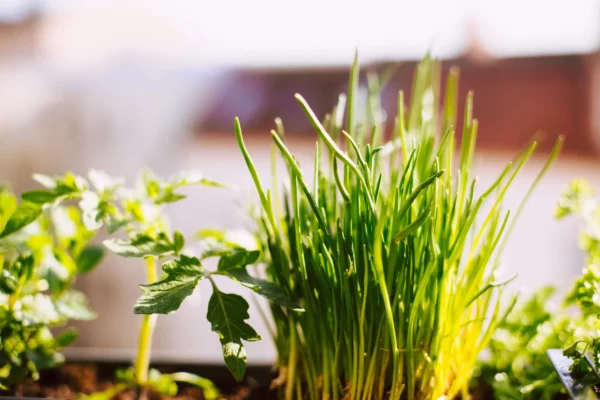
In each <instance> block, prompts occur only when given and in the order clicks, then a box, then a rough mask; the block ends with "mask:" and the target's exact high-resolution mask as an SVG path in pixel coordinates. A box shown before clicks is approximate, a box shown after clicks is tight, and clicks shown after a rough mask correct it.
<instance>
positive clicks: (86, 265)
mask: <svg viewBox="0 0 600 400" xmlns="http://www.w3.org/2000/svg"><path fill="white" fill-rule="evenodd" d="M102 257H104V249H103V248H102V247H97V246H88V247H86V248H85V249H83V251H82V252H81V254H80V255H79V257H77V262H76V263H77V271H79V272H80V273H86V272H90V271H91V270H92V269H94V267H96V266H97V265H98V263H100V261H101V260H102Z"/></svg>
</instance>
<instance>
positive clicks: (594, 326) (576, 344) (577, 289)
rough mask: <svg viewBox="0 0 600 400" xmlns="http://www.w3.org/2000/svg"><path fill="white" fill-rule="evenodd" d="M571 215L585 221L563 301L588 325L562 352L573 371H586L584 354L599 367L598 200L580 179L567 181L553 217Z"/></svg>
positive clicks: (599, 281)
mask: <svg viewBox="0 0 600 400" xmlns="http://www.w3.org/2000/svg"><path fill="white" fill-rule="evenodd" d="M571 215H576V216H580V217H583V218H584V220H585V228H584V229H583V232H582V233H581V237H580V246H581V249H582V250H583V251H584V253H585V266H584V268H583V270H582V274H581V276H580V277H579V278H578V279H577V280H576V281H575V283H574V284H573V287H572V288H571V290H570V292H569V294H568V295H567V297H566V299H565V302H566V304H567V305H576V306H577V307H578V309H579V311H580V314H581V318H582V319H583V320H584V321H587V322H588V324H587V325H584V326H582V327H580V329H578V330H577V331H575V332H573V333H572V334H571V336H570V337H571V338H572V339H571V342H573V344H572V345H571V346H569V347H568V348H567V349H565V351H564V354H565V355H566V356H568V357H570V358H572V359H573V361H574V363H573V366H572V369H573V371H574V372H576V373H579V374H583V373H586V372H588V370H589V367H588V366H587V363H586V362H585V360H584V359H583V355H584V354H586V353H589V355H591V358H592V360H593V362H594V364H595V367H596V369H600V335H599V334H598V332H599V331H600V318H599V316H600V203H598V200H597V199H596V198H595V197H594V191H593V190H592V188H591V187H590V185H589V184H588V183H586V182H585V181H583V180H581V179H577V180H575V181H573V182H572V183H571V185H570V186H569V188H568V190H567V191H566V192H565V193H564V194H563V196H562V197H561V199H560V200H559V204H558V207H557V210H556V217H557V218H564V217H566V216H571Z"/></svg>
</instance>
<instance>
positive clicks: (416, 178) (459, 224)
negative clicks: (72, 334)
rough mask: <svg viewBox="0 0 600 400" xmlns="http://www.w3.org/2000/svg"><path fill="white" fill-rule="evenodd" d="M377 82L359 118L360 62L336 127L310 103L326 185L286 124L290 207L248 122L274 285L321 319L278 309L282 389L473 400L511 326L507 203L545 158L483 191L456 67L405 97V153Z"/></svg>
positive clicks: (421, 70)
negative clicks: (503, 265) (473, 383)
mask: <svg viewBox="0 0 600 400" xmlns="http://www.w3.org/2000/svg"><path fill="white" fill-rule="evenodd" d="M367 78H368V79H367V82H368V90H367V93H368V96H367V102H366V107H365V108H364V109H359V108H358V100H357V96H358V88H359V66H358V62H357V61H356V59H355V62H354V65H353V67H352V70H351V71H350V83H349V88H348V93H347V95H342V96H340V100H339V102H338V104H337V105H336V107H335V108H334V110H333V112H332V113H331V114H328V115H326V116H325V118H324V119H323V120H319V119H318V118H317V116H316V115H315V114H314V112H313V111H312V110H311V108H310V106H309V105H308V103H307V102H306V101H305V100H304V98H302V96H300V95H296V99H297V100H298V103H299V105H300V108H301V109H302V110H303V111H304V113H305V114H306V116H307V118H308V120H309V121H310V123H311V124H312V126H313V127H314V129H315V131H316V133H317V135H318V139H317V143H316V149H315V157H314V165H313V170H312V172H311V174H310V178H312V183H311V182H310V180H309V175H306V174H305V172H304V171H303V169H302V168H301V166H300V165H299V164H298V161H297V158H296V157H294V155H293V153H292V152H291V150H290V149H289V148H288V147H287V145H286V144H285V137H284V133H283V132H284V131H283V125H282V124H281V121H279V120H277V121H276V125H277V130H274V131H272V132H271V136H272V138H273V141H274V144H275V146H274V147H275V149H276V150H275V151H274V153H273V154H275V155H277V154H279V155H280V156H281V157H282V158H283V161H284V162H285V165H286V167H287V168H286V172H287V174H288V180H287V185H286V187H285V189H284V191H283V194H280V193H279V189H278V188H277V187H276V185H277V183H276V179H274V182H273V185H274V189H273V190H272V191H271V190H266V189H265V188H264V187H263V185H262V183H261V181H260V178H259V176H258V174H257V172H256V169H255V167H254V164H253V162H252V159H251V157H250V154H249V153H248V151H247V149H246V147H245V145H244V141H243V136H242V131H241V127H240V124H239V121H238V120H236V122H235V130H236V136H237V140H238V144H239V147H240V149H241V151H242V153H243V156H244V159H245V161H246V163H247V166H248V169H249V171H250V174H251V176H252V179H253V181H254V183H255V186H256V189H257V192H258V196H259V199H260V204H261V206H262V209H261V211H260V213H259V215H257V216H256V221H257V226H258V227H259V232H258V236H259V238H260V242H261V247H262V249H264V261H265V262H266V263H267V264H268V268H267V272H268V275H269V277H270V279H271V280H272V281H273V282H274V283H275V284H276V285H278V286H280V287H282V288H284V289H285V290H286V292H287V293H289V294H293V295H294V296H296V297H297V298H299V299H300V301H301V304H302V306H303V307H304V309H305V312H304V313H295V312H290V311H289V310H286V309H283V308H281V307H279V306H277V305H272V307H271V312H272V317H273V321H274V326H273V331H274V332H275V334H274V340H275V344H276V347H277V351H278V363H279V369H280V373H281V376H280V378H279V379H277V380H276V384H279V385H280V391H279V393H280V396H281V397H282V398H285V399H293V398H295V399H300V398H309V399H324V398H329V399H351V400H355V399H365V400H366V399H382V398H386V399H393V400H397V399H401V398H402V399H409V400H414V399H440V398H448V399H451V398H454V397H455V396H457V395H459V394H462V396H463V398H467V396H468V393H467V391H468V384H469V380H470V378H471V375H472V371H473V367H474V366H475V363H476V359H477V356H478V354H479V353H480V351H481V350H482V349H483V348H484V347H485V346H486V345H487V344H488V342H489V340H490V338H491V335H492V333H493V332H494V330H495V329H496V327H497V326H498V324H499V323H500V322H501V321H502V319H503V316H504V313H503V312H502V311H501V306H500V293H501V292H502V287H503V286H504V284H505V283H506V282H507V281H506V280H505V281H501V280H498V277H497V273H496V267H497V265H498V257H499V256H500V253H501V248H502V246H503V243H504V241H505V240H506V237H507V233H508V232H509V231H510V227H511V224H512V223H511V222H510V221H511V220H513V219H514V218H511V217H510V213H509V212H508V211H505V210H503V208H502V201H503V199H504V196H505V193H506V192H507V190H508V189H509V187H510V185H511V183H512V182H513V180H514V179H515V177H516V175H517V174H518V173H519V171H520V170H521V168H522V167H523V165H524V164H525V162H526V161H527V160H528V159H529V158H530V157H531V155H532V153H533V152H534V150H535V148H536V143H535V142H533V143H532V144H531V145H530V146H529V147H528V148H527V149H526V150H525V151H524V152H522V153H521V154H519V155H518V156H517V157H515V159H514V160H513V161H511V162H509V163H508V164H507V165H506V167H505V168H504V169H503V170H502V172H501V173H500V175H499V176H498V178H497V179H496V180H495V181H494V182H493V183H492V184H491V185H490V186H488V187H486V188H483V189H481V188H480V187H479V186H478V185H477V181H476V179H474V178H473V173H472V163H473V158H474V152H475V141H476V137H477V131H478V122H477V120H475V119H473V117H472V113H473V95H472V93H470V94H469V95H468V97H467V100H466V109H465V113H464V122H463V131H462V143H461V145H460V146H457V145H456V142H457V139H458V138H457V136H456V135H457V134H456V132H455V127H456V123H457V111H458V110H457V87H458V73H457V71H456V70H452V71H451V72H450V75H449V77H448V81H447V89H446V96H445V98H444V99H443V103H444V109H443V112H440V111H439V110H438V104H439V102H440V101H441V97H440V91H439V86H440V65H439V64H438V63H437V62H435V61H432V60H431V59H429V58H426V59H425V60H423V61H422V62H421V63H420V64H419V65H418V67H417V71H416V76H415V80H414V83H413V92H412V95H411V102H410V107H409V108H407V107H406V105H405V102H404V94H403V93H402V92H400V93H399V97H398V112H397V115H396V117H395V121H394V122H395V124H394V130H393V137H392V139H391V140H389V141H386V140H385V136H386V131H385V129H384V126H383V124H382V122H381V118H380V117H381V116H382V115H384V113H383V111H382V110H381V106H380V104H381V102H380V97H379V92H380V88H381V87H383V85H384V82H383V80H381V79H379V78H378V77H377V76H376V75H375V74H371V73H370V74H368V75H367ZM344 114H345V124H344ZM561 144H562V140H560V141H559V142H558V143H557V145H556V147H555V149H554V151H553V153H552V155H551V156H550V159H549V160H548V163H547V164H546V166H545V167H544V168H543V170H542V172H541V173H540V176H539V177H538V179H536V181H535V182H534V183H533V184H532V188H533V186H535V183H537V182H538V181H539V178H540V177H541V175H542V174H543V173H544V172H545V171H546V170H547V168H548V166H549V165H550V164H551V162H552V161H553V160H554V159H555V157H556V156H557V154H558V152H559V150H560V147H561ZM273 164H274V165H275V164H276V163H275V161H274V163H273ZM277 172H278V171H277V170H276V169H275V168H273V172H272V174H273V176H274V177H276V176H277ZM530 192H531V191H529V192H528V193H527V194H526V196H525V198H527V197H528V196H529V194H530ZM517 214H518V212H517Z"/></svg>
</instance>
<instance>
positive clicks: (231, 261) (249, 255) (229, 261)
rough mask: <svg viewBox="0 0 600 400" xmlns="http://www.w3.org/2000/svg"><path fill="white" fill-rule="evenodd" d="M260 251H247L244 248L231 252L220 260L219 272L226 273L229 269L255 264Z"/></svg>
mask: <svg viewBox="0 0 600 400" xmlns="http://www.w3.org/2000/svg"><path fill="white" fill-rule="evenodd" d="M259 256H260V251H258V250H246V249H242V248H237V249H233V250H231V251H230V252H228V253H226V254H223V255H222V256H221V258H220V259H219V265H218V270H219V271H225V270H227V269H228V268H234V267H243V266H246V265H249V264H254V263H255V262H256V260H258V257H259Z"/></svg>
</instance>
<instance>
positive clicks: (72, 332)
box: [55, 328, 79, 348]
mask: <svg viewBox="0 0 600 400" xmlns="http://www.w3.org/2000/svg"><path fill="white" fill-rule="evenodd" d="M78 336H79V333H78V332H77V329H75V328H68V329H66V330H64V331H63V332H61V333H60V334H59V335H58V336H56V339H55V342H56V347H58V348H62V347H67V346H69V345H70V344H72V343H73V342H74V341H75V340H77V337H78Z"/></svg>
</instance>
